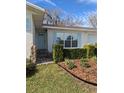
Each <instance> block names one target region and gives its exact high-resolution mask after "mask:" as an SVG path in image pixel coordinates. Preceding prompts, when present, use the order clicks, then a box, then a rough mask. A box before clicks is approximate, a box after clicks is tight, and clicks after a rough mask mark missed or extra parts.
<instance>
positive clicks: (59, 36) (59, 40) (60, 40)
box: [56, 33, 64, 45]
mask: <svg viewBox="0 0 124 93" xmlns="http://www.w3.org/2000/svg"><path fill="white" fill-rule="evenodd" d="M56 43H57V44H62V45H63V44H64V38H63V33H56Z"/></svg>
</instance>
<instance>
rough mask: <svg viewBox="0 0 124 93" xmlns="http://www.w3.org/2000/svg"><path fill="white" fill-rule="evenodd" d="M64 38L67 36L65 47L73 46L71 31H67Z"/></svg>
mask: <svg viewBox="0 0 124 93" xmlns="http://www.w3.org/2000/svg"><path fill="white" fill-rule="evenodd" d="M64 38H65V47H71V39H72V36H71V33H65V35H64Z"/></svg>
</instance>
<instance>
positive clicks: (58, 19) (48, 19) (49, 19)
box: [44, 9, 83, 26]
mask: <svg viewBox="0 0 124 93" xmlns="http://www.w3.org/2000/svg"><path fill="white" fill-rule="evenodd" d="M62 15H63V16H62ZM44 23H45V24H51V25H64V26H79V25H82V24H83V20H82V19H79V17H77V16H75V15H71V14H66V15H64V13H63V12H62V10H60V9H49V10H48V11H47V13H46V14H45V16H44Z"/></svg>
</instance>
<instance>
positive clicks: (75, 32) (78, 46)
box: [55, 32, 80, 49]
mask: <svg viewBox="0 0 124 93" xmlns="http://www.w3.org/2000/svg"><path fill="white" fill-rule="evenodd" d="M57 33H63V38H64V41H63V48H64V49H73V48H80V47H79V44H78V43H79V39H78V38H79V37H78V32H74V33H72V32H56V38H57ZM66 33H69V34H70V35H71V36H73V34H77V47H72V38H71V47H65V34H66ZM55 41H56V40H55Z"/></svg>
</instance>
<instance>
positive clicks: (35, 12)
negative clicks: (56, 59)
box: [26, 2, 97, 58]
mask: <svg viewBox="0 0 124 93" xmlns="http://www.w3.org/2000/svg"><path fill="white" fill-rule="evenodd" d="M45 13H46V11H45V9H43V8H41V7H38V6H36V5H34V4H32V3H29V2H27V3H26V57H27V58H29V57H30V53H31V46H32V45H36V47H37V49H39V50H40V49H41V50H43V49H45V50H48V52H50V53H51V52H52V45H53V44H55V43H59V44H62V45H63V46H64V48H82V47H83V45H84V44H87V43H96V42H97V31H96V29H94V28H88V27H70V26H53V25H45V24H43V17H44V14H45Z"/></svg>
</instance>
